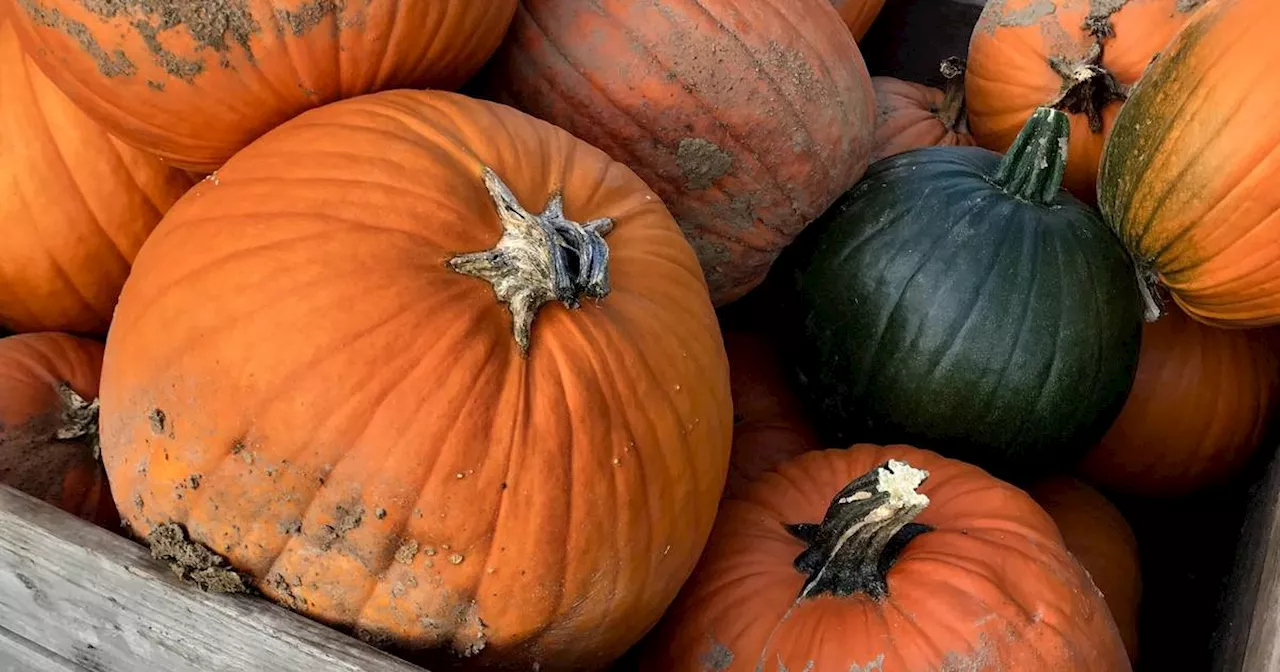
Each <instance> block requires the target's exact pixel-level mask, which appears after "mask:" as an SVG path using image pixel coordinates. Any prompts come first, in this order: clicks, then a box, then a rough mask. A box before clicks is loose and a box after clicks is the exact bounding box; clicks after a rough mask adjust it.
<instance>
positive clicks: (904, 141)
mask: <svg viewBox="0 0 1280 672" xmlns="http://www.w3.org/2000/svg"><path fill="white" fill-rule="evenodd" d="M942 73H943V76H944V77H945V78H946V80H947V83H946V91H939V90H938V89H935V88H933V87H931V86H925V85H923V84H916V83H915V82H906V81H903V80H901V79H895V78H893V77H872V78H871V86H872V87H873V88H874V89H875V92H876V134H875V140H874V142H873V143H872V145H873V148H872V150H871V160H872V161H879V160H880V159H883V158H885V157H889V156H893V155H894V154H901V153H903V152H906V151H909V150H912V149H919V148H921V147H955V146H960V147H972V146H973V136H972V135H970V134H969V125H968V122H967V121H966V117H965V110H964V62H963V61H961V60H960V59H957V58H951V59H947V60H946V61H944V62H943V63H942Z"/></svg>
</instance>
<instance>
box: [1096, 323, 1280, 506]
mask: <svg viewBox="0 0 1280 672" xmlns="http://www.w3.org/2000/svg"><path fill="white" fill-rule="evenodd" d="M1278 401H1280V337H1278V334H1277V331H1276V330H1275V329H1265V330H1262V329H1249V330H1235V329H1232V330H1228V329H1219V328H1216V327H1211V326H1207V325H1205V324H1202V323H1200V322H1197V321H1195V320H1193V319H1191V318H1190V317H1188V316H1187V315H1186V314H1185V313H1183V312H1182V311H1181V310H1179V309H1177V308H1173V309H1171V310H1170V311H1169V312H1168V313H1166V314H1165V315H1164V316H1163V317H1161V318H1160V319H1159V320H1158V321H1156V322H1151V323H1148V324H1146V325H1145V326H1144V328H1143V336H1142V353H1141V355H1140V356H1139V359H1138V373H1137V378H1136V380H1135V381H1134V384H1133V390H1132V392H1130V393H1129V398H1128V400H1127V401H1126V402H1125V405H1124V408H1123V410H1121V411H1120V416H1119V417H1118V418H1116V421H1115V424H1113V425H1112V426H1111V429H1110V430H1108V431H1107V434H1106V436H1104V437H1103V438H1102V440H1101V441H1100V442H1099V443H1098V445H1097V446H1095V447H1094V448H1093V450H1091V451H1090V452H1089V454H1088V455H1087V456H1086V457H1085V459H1084V461H1083V462H1082V463H1081V465H1080V469H1081V472H1082V473H1083V474H1084V475H1085V476H1087V477H1088V478H1089V480H1091V481H1093V482H1094V483H1098V484H1100V485H1102V486H1105V487H1106V488H1107V489H1109V490H1114V491H1116V492H1123V493H1127V494H1133V495H1141V496H1145V497H1175V496H1181V495H1186V494H1190V493H1191V492H1194V491H1196V490H1200V489H1203V488H1206V487H1209V486H1213V485H1219V484H1222V483H1225V482H1226V481H1227V480H1228V479H1230V478H1231V477H1232V476H1233V475H1235V474H1236V473H1237V472H1239V470H1240V469H1241V468H1242V467H1244V466H1245V464H1246V463H1248V461H1249V458H1250V457H1252V456H1253V454H1254V453H1255V452H1256V451H1257V449H1258V447H1259V446H1260V445H1261V444H1262V442H1263V441H1264V440H1265V437H1266V434H1267V431H1268V430H1269V428H1270V426H1271V424H1272V420H1273V419H1274V418H1275V417H1276V404H1277V402H1278Z"/></svg>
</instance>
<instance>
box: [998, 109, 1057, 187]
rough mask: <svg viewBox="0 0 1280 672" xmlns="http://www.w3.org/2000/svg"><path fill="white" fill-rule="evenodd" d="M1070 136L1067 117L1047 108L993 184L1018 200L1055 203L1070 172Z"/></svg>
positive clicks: (1033, 120)
mask: <svg viewBox="0 0 1280 672" xmlns="http://www.w3.org/2000/svg"><path fill="white" fill-rule="evenodd" d="M1070 136H1071V121H1070V119H1068V118H1067V115H1065V114H1063V113H1062V112H1059V111H1058V110H1054V109H1050V108H1047V107H1041V108H1039V109H1037V110H1036V111H1035V112H1033V113H1032V114H1031V118H1030V119H1028V120H1027V123H1026V125H1024V126H1023V127H1022V130H1021V131H1020V132H1019V133H1018V137H1017V138H1015V139H1014V141H1013V145H1012V146H1011V147H1009V151H1008V152H1005V155H1004V158H1003V159H1002V160H1001V161H1000V166H999V167H998V168H997V169H996V172H995V174H994V175H992V176H991V181H992V182H994V183H996V185H998V186H999V187H1000V188H1001V189H1004V191H1005V193H1007V194H1009V195H1010V196H1013V197H1015V198H1020V199H1022V200H1024V201H1030V202H1032V203H1039V204H1042V205H1048V204H1050V203H1052V202H1053V199H1054V198H1056V197H1057V195H1058V191H1059V190H1061V188H1062V177H1063V175H1065V174H1066V171H1067V140H1068V139H1069V138H1070Z"/></svg>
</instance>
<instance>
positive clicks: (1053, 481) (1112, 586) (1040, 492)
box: [1029, 476, 1142, 660]
mask: <svg viewBox="0 0 1280 672" xmlns="http://www.w3.org/2000/svg"><path fill="white" fill-rule="evenodd" d="M1029 493H1030V495H1031V497H1032V498H1033V499H1035V500H1036V503H1037V504H1039V505H1040V506H1041V507H1043V508H1044V510H1045V512H1047V513H1048V514H1049V515H1050V516H1051V517H1052V518H1053V522H1055V523H1057V524H1058V531H1059V532H1061V533H1062V538H1063V540H1064V541H1065V542H1066V545H1067V550H1069V551H1071V555H1073V556H1075V558H1076V560H1078V561H1079V562H1080V564H1081V565H1082V566H1083V567H1084V568H1085V570H1086V571H1088V572H1089V576H1090V578H1092V579H1093V583H1094V585H1095V586H1097V587H1098V590H1100V591H1102V595H1103V596H1104V597H1105V598H1106V600H1107V608H1108V609H1110V610H1111V617H1112V619H1113V620H1114V621H1115V623H1116V627H1117V628H1118V629H1119V631H1120V637H1121V639H1123V640H1124V648H1125V650H1126V651H1128V652H1129V659H1130V660H1137V658H1138V607H1139V605H1140V603H1141V601H1142V572H1141V569H1140V567H1139V564H1138V540H1137V538H1136V537H1134V535H1133V530H1132V529H1130V527H1129V522H1128V521H1126V520H1125V518H1124V516H1123V515H1121V514H1120V511H1118V510H1117V509H1116V507H1115V506H1114V505H1113V504H1112V503H1111V502H1110V501H1108V500H1107V498H1106V497H1103V496H1102V494H1101V493H1099V492H1098V491H1097V490H1094V489H1093V488H1091V487H1089V486H1088V485H1086V484H1085V483H1083V482H1081V481H1079V480H1077V479H1074V478H1071V477H1069V476H1056V477H1053V478H1049V479H1046V480H1044V481H1041V482H1039V483H1036V484H1035V485H1034V486H1033V487H1032V488H1031V489H1030V490H1029Z"/></svg>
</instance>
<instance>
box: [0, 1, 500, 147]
mask: <svg viewBox="0 0 1280 672" xmlns="http://www.w3.org/2000/svg"><path fill="white" fill-rule="evenodd" d="M4 4H8V5H9V6H10V10H11V12H12V14H13V17H14V19H15V21H16V23H17V27H18V33H19V35H20V36H21V37H22V39H23V42H24V44H26V45H27V48H28V51H30V52H31V53H32V55H33V57H34V58H36V59H37V60H38V61H39V63H40V67H41V68H42V69H44V71H45V72H46V73H48V74H49V76H50V77H51V78H52V79H53V81H54V82H55V83H56V84H57V85H58V86H59V87H60V88H61V89H62V90H63V91H65V92H66V93H67V95H68V96H70V97H71V99H72V100H74V101H75V102H76V104H78V105H79V106H80V107H81V108H83V109H84V110H85V111H86V112H87V113H89V115H90V116H91V117H93V118H94V119H95V120H97V121H98V122H100V123H102V124H103V125H104V126H105V127H106V128H107V129H108V130H109V131H111V132H112V133H113V134H114V135H116V136H117V137H119V138H121V139H123V140H125V141H126V142H128V143H130V144H132V145H134V146H137V147H141V148H143V149H146V150H150V151H152V152H154V153H156V154H158V155H160V156H162V157H164V158H166V159H168V160H169V161H170V162H171V163H172V164H174V165H177V166H181V167H184V168H190V169H193V170H201V171H204V172H209V171H212V170H215V169H217V168H218V166H220V165H222V163H223V162H225V161H226V160H227V158H229V157H230V156H231V155H232V154H234V153H235V152H236V151H237V150H239V149H240V148H242V147H244V146H245V145H247V144H249V142H250V141H252V140H253V139H254V138H256V137H258V136H259V135H261V134H262V133H264V132H266V131H267V130H269V129H271V128H273V127H274V126H276V125H278V124H280V123H281V122H283V121H285V120H286V119H289V118H290V117H293V116H294V115H296V114H298V113H299V112H302V111H303V110H307V109H309V108H313V107H318V106H320V105H324V104H325V103H329V102H332V101H335V100H340V99H343V98H350V97H352V96H356V95H360V94H363V93H369V92H372V91H380V90H384V89H391V88H397V87H405V86H413V87H423V88H438V89H449V88H454V87H457V86H459V85H461V84H462V83H463V82H465V81H466V80H467V78H468V77H470V76H471V75H472V74H473V73H474V72H475V71H476V70H477V69H478V68H479V67H480V66H481V65H482V64H483V63H484V61H485V59H486V58H488V57H489V55H490V54H492V53H493V50H494V49H496V48H497V46H498V44H499V43H500V42H501V41H502V36H503V34H504V32H505V31H506V29H507V26H508V25H509V24H510V21H511V15H512V12H513V11H514V9H515V4H516V0H484V1H483V2H477V1H476V0H404V1H403V2H330V1H322V2H316V1H314V0H184V1H183V2H150V1H144V0H122V1H119V2H82V1H80V0H4Z"/></svg>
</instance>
